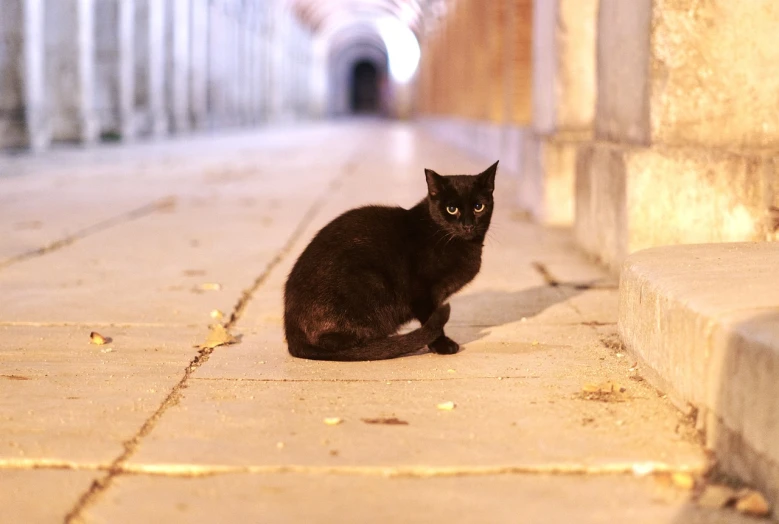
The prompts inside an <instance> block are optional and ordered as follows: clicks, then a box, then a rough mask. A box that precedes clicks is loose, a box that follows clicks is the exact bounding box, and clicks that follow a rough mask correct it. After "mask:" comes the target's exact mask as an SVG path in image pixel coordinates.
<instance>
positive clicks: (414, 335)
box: [289, 304, 451, 362]
mask: <svg viewBox="0 0 779 524" xmlns="http://www.w3.org/2000/svg"><path fill="white" fill-rule="evenodd" d="M450 311H451V308H450V306H449V304H444V305H443V306H441V307H439V308H438V309H436V310H435V311H434V312H433V314H432V315H431V316H430V318H429V319H428V320H427V322H425V323H424V324H423V325H422V326H421V327H419V328H417V329H415V330H414V331H411V332H409V333H404V334H403V335H393V336H391V337H387V338H381V339H376V340H370V341H368V342H363V343H361V344H360V345H359V346H354V347H338V346H330V347H319V346H314V345H311V344H308V343H306V342H303V343H302V344H301V343H294V342H293V341H292V340H290V341H289V352H290V353H291V354H292V356H294V357H298V358H307V359H311V360H337V361H342V362H347V361H363V360H386V359H390V358H397V357H402V356H405V355H410V354H412V353H416V352H417V351H419V350H420V349H421V348H423V347H425V346H427V345H428V344H431V343H432V342H433V341H434V340H435V339H437V338H438V337H440V336H441V335H443V333H444V326H445V325H446V323H447V322H448V321H449V313H450Z"/></svg>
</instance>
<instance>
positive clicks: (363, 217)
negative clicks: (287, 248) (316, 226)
mask: <svg viewBox="0 0 779 524" xmlns="http://www.w3.org/2000/svg"><path fill="white" fill-rule="evenodd" d="M409 229H410V228H409V224H408V211H407V210H406V209H403V208H401V207H389V206H364V207H358V208H355V209H350V210H349V211H347V212H345V213H343V214H342V215H340V216H338V217H336V218H335V219H333V221H331V222H330V223H329V224H327V225H326V226H325V227H323V228H322V229H321V230H320V231H319V233H317V234H316V236H315V237H314V239H313V240H312V241H311V243H310V244H309V246H308V248H307V249H306V251H319V250H326V252H327V253H330V254H332V255H337V254H338V253H342V252H349V253H350V254H353V253H354V252H355V251H357V252H360V251H365V252H371V251H376V250H379V251H385V250H387V249H390V248H392V247H396V248H397V247H398V246H397V245H398V244H402V243H404V242H406V240H407V239H408V237H409V234H410V230H409ZM305 254H306V252H305V251H304V255H305Z"/></svg>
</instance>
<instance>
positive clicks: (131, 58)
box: [118, 0, 136, 141]
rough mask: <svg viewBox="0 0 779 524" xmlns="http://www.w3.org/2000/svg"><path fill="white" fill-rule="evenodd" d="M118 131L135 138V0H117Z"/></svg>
mask: <svg viewBox="0 0 779 524" xmlns="http://www.w3.org/2000/svg"><path fill="white" fill-rule="evenodd" d="M118 33H119V132H120V134H121V136H122V140H124V141H131V140H133V139H134V138H135V133H136V125H135V107H134V105H135V47H134V39H135V0H119V31H118Z"/></svg>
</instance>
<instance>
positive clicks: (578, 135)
mask: <svg viewBox="0 0 779 524" xmlns="http://www.w3.org/2000/svg"><path fill="white" fill-rule="evenodd" d="M597 13H598V0H552V1H550V0H535V1H534V3H533V57H534V58H533V75H532V76H533V88H532V89H533V96H532V100H533V102H532V103H533V124H532V132H531V133H530V136H529V137H528V139H527V140H526V142H525V149H524V152H523V164H524V169H523V173H522V177H521V178H520V183H519V199H520V206H521V207H522V208H524V209H525V210H527V211H528V212H529V213H530V215H531V216H532V217H533V218H535V219H536V220H539V221H541V222H543V223H547V224H556V225H571V224H572V223H573V219H574V186H575V171H576V155H577V151H578V149H579V147H580V146H581V145H582V144H583V143H584V142H585V141H587V140H589V139H590V138H591V137H592V126H593V119H594V115H595V99H596V89H595V58H596V52H595V30H596V23H597Z"/></svg>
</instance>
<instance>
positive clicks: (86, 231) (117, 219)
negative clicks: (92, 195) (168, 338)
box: [0, 196, 176, 269]
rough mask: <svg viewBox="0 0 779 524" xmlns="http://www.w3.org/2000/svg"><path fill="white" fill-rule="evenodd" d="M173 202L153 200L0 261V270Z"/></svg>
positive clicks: (68, 244) (164, 207) (142, 215)
mask: <svg viewBox="0 0 779 524" xmlns="http://www.w3.org/2000/svg"><path fill="white" fill-rule="evenodd" d="M175 201H176V200H175V197H172V196H168V197H165V198H162V199H159V200H155V201H154V202H152V203H150V204H146V205H145V206H141V207H139V208H136V209H133V210H130V211H127V212H126V213H122V214H120V215H116V216H113V217H111V218H108V219H106V220H103V221H102V222H98V223H97V224H92V225H91V226H87V227H85V228H83V229H80V230H78V231H76V232H75V233H73V234H71V235H68V236H66V237H64V238H60V239H58V240H55V241H54V242H51V243H49V244H47V245H45V246H43V247H39V248H38V249H33V250H32V251H27V252H25V253H21V254H19V255H16V256H12V257H10V258H7V259H5V260H3V261H0V269H4V268H6V267H8V266H10V265H12V264H16V263H17V262H23V261H25V260H29V259H31V258H36V257H41V256H43V255H46V254H48V253H51V252H53V251H58V250H60V249H62V248H64V247H67V246H70V245H71V244H74V243H75V242H77V241H78V240H81V239H82V238H86V237H88V236H90V235H94V234H95V233H99V232H101V231H105V230H106V229H110V228H112V227H114V226H116V225H119V224H122V223H125V222H130V221H132V220H136V219H138V218H141V217H144V216H147V215H150V214H152V213H155V212H157V211H163V210H167V209H170V208H171V207H172V206H173V205H174V204H175Z"/></svg>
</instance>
